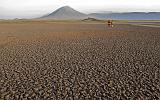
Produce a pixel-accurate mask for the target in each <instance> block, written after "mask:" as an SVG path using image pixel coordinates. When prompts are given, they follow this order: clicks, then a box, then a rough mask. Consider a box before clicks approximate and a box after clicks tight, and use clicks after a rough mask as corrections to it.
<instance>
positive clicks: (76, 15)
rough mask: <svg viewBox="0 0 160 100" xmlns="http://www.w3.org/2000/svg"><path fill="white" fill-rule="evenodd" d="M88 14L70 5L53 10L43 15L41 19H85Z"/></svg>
mask: <svg viewBox="0 0 160 100" xmlns="http://www.w3.org/2000/svg"><path fill="white" fill-rule="evenodd" d="M87 16H88V15H86V14H84V13H81V12H79V11H76V10H74V9H73V8H71V7H69V6H64V7H61V8H59V9H57V10H56V11H54V12H52V13H51V14H48V15H45V16H43V17H41V18H40V19H57V20H72V19H84V18H87Z"/></svg>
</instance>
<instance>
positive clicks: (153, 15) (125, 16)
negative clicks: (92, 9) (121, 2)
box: [89, 12, 160, 20]
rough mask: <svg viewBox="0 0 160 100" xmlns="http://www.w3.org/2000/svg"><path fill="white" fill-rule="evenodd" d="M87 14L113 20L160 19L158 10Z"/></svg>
mask: <svg viewBox="0 0 160 100" xmlns="http://www.w3.org/2000/svg"><path fill="white" fill-rule="evenodd" d="M89 16H90V17H94V18H99V19H115V20H160V12H148V13H146V12H128V13H92V14H89Z"/></svg>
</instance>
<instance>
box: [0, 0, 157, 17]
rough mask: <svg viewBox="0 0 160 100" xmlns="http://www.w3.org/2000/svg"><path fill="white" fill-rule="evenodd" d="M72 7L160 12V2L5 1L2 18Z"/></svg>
mask: <svg viewBox="0 0 160 100" xmlns="http://www.w3.org/2000/svg"><path fill="white" fill-rule="evenodd" d="M62 6H70V7H72V8H74V9H76V10H78V11H80V12H83V13H94V12H105V11H106V12H107V11H109V12H110V11H112V12H160V1H159V0H98V1H93V0H3V1H0V18H1V19H3V18H4V19H7V18H34V17H38V16H42V15H44V14H48V13H51V12H53V11H55V10H56V9H58V8H60V7H62Z"/></svg>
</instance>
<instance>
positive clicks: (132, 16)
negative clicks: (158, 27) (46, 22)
mask: <svg viewBox="0 0 160 100" xmlns="http://www.w3.org/2000/svg"><path fill="white" fill-rule="evenodd" d="M87 18H95V19H101V20H102V19H115V20H160V12H148V13H146V12H125V13H115V12H104V11H103V13H91V14H84V13H81V12H79V11H76V10H74V9H73V8H71V7H69V6H64V7H61V8H59V9H57V10H56V11H54V12H52V13H50V14H47V15H44V16H42V17H41V18H39V19H56V20H76V19H81V20H82V19H87ZM87 20H93V19H87Z"/></svg>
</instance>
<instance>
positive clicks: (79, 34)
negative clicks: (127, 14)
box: [0, 23, 160, 100]
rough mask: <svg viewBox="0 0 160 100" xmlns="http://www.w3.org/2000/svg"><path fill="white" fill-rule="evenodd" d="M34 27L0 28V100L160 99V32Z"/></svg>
mask: <svg viewBox="0 0 160 100" xmlns="http://www.w3.org/2000/svg"><path fill="white" fill-rule="evenodd" d="M30 24H31V23H24V24H23V25H18V24H14V25H13V24H5V25H4V24H0V27H1V28H0V36H1V43H0V100H20V99H21V100H113V99H115V100H117V99H121V100H129V99H132V100H133V99H134V100H159V99H160V29H158V28H146V27H138V26H131V25H117V26H116V27H114V28H111V29H110V28H105V27H104V24H91V25H90V24H76V25H75V24H55V23H51V24H48V23H47V24H44V23H42V24H40V25H39V24H31V25H33V26H34V25H35V26H36V27H31V25H30ZM57 25H58V26H57ZM42 26H43V27H42ZM54 26H55V27H54ZM5 27H6V28H7V27H8V30H7V29H6V30H5ZM15 27H16V29H15ZM52 27H53V28H52ZM38 28H39V29H38ZM56 29H57V30H56ZM11 32H12V33H11ZM40 32H42V33H40ZM27 33H28V34H27ZM26 34H27V35H26Z"/></svg>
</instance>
